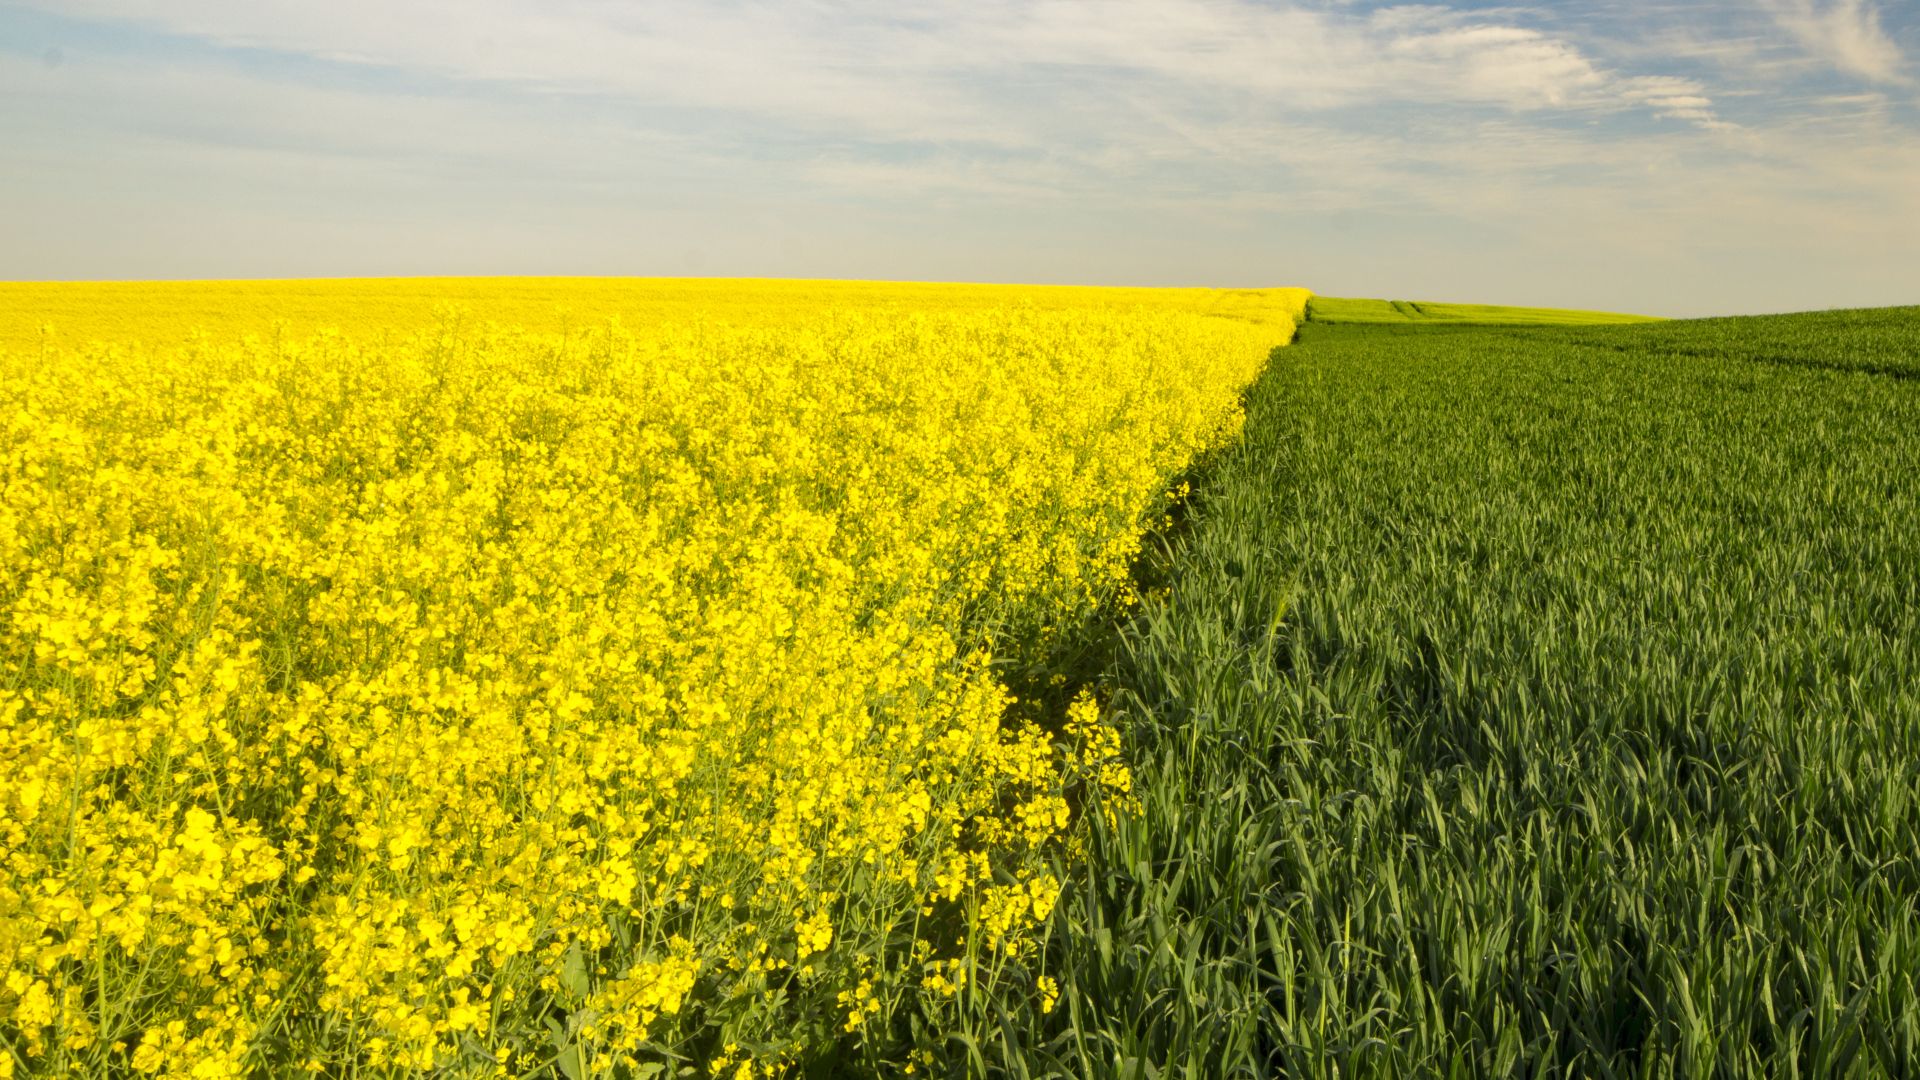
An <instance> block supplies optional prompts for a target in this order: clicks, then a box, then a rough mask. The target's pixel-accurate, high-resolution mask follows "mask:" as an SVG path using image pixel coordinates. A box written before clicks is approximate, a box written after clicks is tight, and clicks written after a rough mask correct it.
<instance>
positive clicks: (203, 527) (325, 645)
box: [0, 282, 1304, 1077]
mask: <svg viewBox="0 0 1920 1080" xmlns="http://www.w3.org/2000/svg"><path fill="white" fill-rule="evenodd" d="M359 287H360V288H362V289H364V290H367V291H368V293H369V294H370V295H374V296H377V295H378V292H379V286H378V285H376V284H366V283H361V284H360V286H359ZM392 287H393V288H394V289H417V288H420V287H421V286H419V285H418V284H417V283H400V284H395V285H393V286H392ZM7 288H8V289H10V290H14V291H15V299H16V300H20V299H21V298H22V297H24V298H25V300H22V304H23V306H27V305H26V301H28V300H32V299H33V294H32V292H31V290H32V289H33V288H34V287H26V286H9V287H7ZM41 288H43V289H53V288H55V287H41ZM59 288H66V289H77V288H79V287H59ZM100 288H102V289H107V287H100ZM120 288H126V287H120ZM173 288H178V287H173ZM209 288H214V287H212V286H209ZM254 288H255V295H256V296H257V297H258V298H260V299H261V300H262V301H263V306H264V308H265V309H266V310H267V312H268V313H269V314H270V313H271V311H272V308H273V305H272V303H270V302H267V301H271V300H273V298H274V297H275V296H276V295H281V298H282V299H283V300H284V299H285V296H286V295H293V296H295V297H297V298H299V297H303V298H304V299H303V300H302V301H301V302H303V303H312V302H315V301H313V300H312V298H311V296H309V295H308V294H307V293H303V292H300V290H299V288H296V287H294V286H291V285H282V286H257V287H254ZM276 288H278V289H280V290H282V293H281V294H276V293H275V292H274V290H275V289H276ZM498 288H499V289H500V290H501V295H502V296H503V297H506V296H521V294H519V293H514V292H513V291H512V290H514V289H516V288H531V286H522V285H515V284H513V283H503V284H501V285H500V286H498ZM649 288H652V290H653V291H652V292H649V291H648V290H649ZM931 288H932V287H926V286H859V287H850V286H833V287H828V286H824V285H819V284H810V283H803V284H794V285H778V284H772V283H738V282H736V283H719V284H710V285H709V284H702V285H700V286H699V287H694V286H691V285H687V284H686V283H679V284H677V285H676V284H673V283H666V284H660V285H656V286H652V287H649V286H646V285H643V284H630V283H623V284H620V285H617V286H592V285H588V284H584V283H583V284H576V285H564V286H563V285H554V284H549V286H548V290H549V292H548V295H549V298H550V299H551V298H552V296H556V295H557V296H564V297H565V298H567V299H568V300H570V301H571V302H573V303H576V304H578V305H579V306H580V308H581V309H583V310H585V311H588V312H590V313H592V315H593V321H592V323H591V325H590V328H586V329H583V328H582V327H583V326H589V324H588V323H587V322H585V321H583V322H581V323H578V324H574V323H569V324H568V325H565V326H559V327H556V326H552V325H542V324H541V321H540V319H538V318H527V317H525V316H526V309H527V305H529V304H531V303H532V301H529V300H526V299H525V297H524V296H521V299H520V300H519V301H518V302H519V303H520V304H521V308H520V309H515V308H514V306H513V304H510V303H505V302H504V301H503V303H502V305H501V307H500V309H499V310H496V311H494V312H492V313H491V315H490V317H487V318H480V317H476V314H475V312H474V311H472V310H468V311H466V312H453V311H449V310H446V309H442V310H440V311H439V312H437V313H436V315H435V316H434V319H433V321H432V322H431V324H430V325H425V326H412V325H402V326H399V327H398V328H397V329H396V327H395V325H394V324H393V323H392V322H391V321H389V322H383V321H382V317H381V311H380V309H379V308H378V306H377V305H372V304H370V302H367V301H365V300H364V299H363V300H362V301H360V302H356V303H353V304H346V303H338V302H337V307H336V309H335V310H336V313H337V316H338V317H337V320H336V325H335V326H334V327H331V328H323V327H313V328H309V330H308V331H306V332H301V333H292V332H289V331H288V330H287V328H286V326H285V324H284V323H283V324H281V326H280V328H279V330H278V331H275V330H274V329H273V328H272V327H271V326H269V327H260V326H239V325H235V324H234V323H233V321H232V319H233V318H234V317H233V316H231V315H230V313H229V314H224V315H222V318H225V319H227V320H228V321H227V322H226V323H224V324H223V323H222V322H221V319H210V320H209V321H210V322H211V323H213V324H215V325H218V326H223V327H224V329H223V332H222V333H218V334H190V333H188V332H186V331H185V330H184V329H183V328H182V327H181V326H180V324H179V322H178V321H177V320H179V319H181V318H182V316H180V315H177V314H174V313H171V312H167V311H166V309H167V307H168V306H169V305H167V304H162V303H158V302H156V303H155V304H154V305H153V309H152V311H151V312H146V313H143V312H142V310H141V308H140V306H139V304H138V303H135V302H133V301H132V300H129V299H127V297H125V296H123V297H121V299H120V300H115V301H113V302H112V303H109V302H108V301H109V300H111V299H112V297H111V296H109V295H107V294H106V293H102V294H101V297H100V298H99V300H98V303H99V307H100V309H101V310H100V312H99V313H98V317H97V319H96V323H95V330H94V331H92V332H91V333H96V334H104V335H107V336H104V337H99V338H98V339H97V340H85V339H76V340H75V341H74V342H73V343H69V340H68V338H67V337H65V336H63V334H62V333H61V331H60V330H59V328H58V327H57V326H56V327H55V328H54V330H52V331H51V332H48V333H45V334H42V335H41V337H40V339H39V340H38V342H36V343H33V344H27V345H23V344H20V343H19V341H18V340H17V336H15V337H11V338H10V337H5V336H0V341H6V342H7V344H5V345H0V429H4V433H5V437H4V439H0V979H3V980H4V981H0V1076H4V1075H8V1074H9V1073H12V1074H16V1075H17V1074H20V1073H22V1072H48V1073H52V1072H59V1071H69V1072H77V1073H81V1074H87V1075H103V1074H108V1073H113V1074H122V1073H127V1072H133V1073H140V1074H149V1075H157V1076H179V1077H189V1076H191V1077H219V1076H239V1075H243V1074H245V1073H246V1072H248V1071H249V1070H252V1069H256V1068H260V1067H269V1068H272V1069H275V1070H295V1069H302V1068H304V1069H308V1070H311V1071H312V1072H315V1073H319V1074H323V1075H333V1074H340V1073H345V1072H348V1071H353V1070H356V1069H371V1070H375V1071H380V1072H396V1073H398V1072H409V1071H420V1072H425V1071H441V1072H447V1073H449V1074H455V1075H473V1076H482V1075H521V1074H523V1073H525V1072H526V1071H527V1070H529V1069H537V1068H540V1067H549V1066H550V1067H554V1068H559V1069H561V1070H563V1071H566V1072H567V1073H568V1074H569V1075H575V1076H585V1075H612V1074H613V1073H614V1072H615V1071H618V1070H621V1069H622V1068H623V1067H624V1068H626V1069H631V1068H633V1067H635V1066H638V1065H641V1064H644V1063H649V1062H652V1063H661V1062H668V1061H672V1060H677V1059H678V1058H682V1057H685V1056H686V1055H688V1054H691V1053H694V1052H696V1051H700V1052H705V1053H707V1054H708V1055H709V1056H708V1057H707V1058H706V1059H705V1060H704V1061H702V1062H701V1064H702V1066H703V1067H709V1068H711V1069H712V1070H713V1071H715V1072H716V1073H717V1072H722V1071H724V1072H725V1074H726V1075H738V1076H743V1077H746V1076H760V1075H770V1074H772V1073H774V1072H777V1071H778V1070H779V1069H780V1068H781V1066H782V1065H783V1063H786V1062H790V1061H792V1060H794V1059H795V1058H796V1057H798V1056H799V1055H801V1054H802V1053H803V1051H804V1050H805V1046H804V1042H805V1040H807V1039H809V1038H819V1037H823V1036H822V1035H821V1034H820V1033H822V1032H825V1033H829V1036H830V1037H836V1038H848V1039H858V1038H860V1037H861V1033H862V1032H863V1031H866V1030H869V1029H873V1030H883V1029H884V1030H893V1029H895V1028H896V1027H898V1026H899V1025H902V1024H906V1021H905V1020H903V1019H902V1015H903V1013H904V1012H912V1013H914V1015H916V1016H918V1017H921V1018H922V1020H920V1021H916V1023H920V1024H923V1025H924V1024H926V1023H936V1026H937V1018H938V1017H939V1016H940V1015H941V1011H942V1010H943V1009H950V1008H955V1007H957V1005H956V1004H955V1002H956V1000H957V998H959V997H960V996H961V995H963V994H964V993H967V992H971V991H973V990H984V989H992V986H991V985H990V984H992V983H993V982H994V980H995V979H997V978H999V976H998V974H997V973H998V972H999V971H1000V970H1001V968H1000V961H1004V960H1005V959H1006V958H1008V957H1018V956H1019V955H1021V954H1022V952H1023V951H1025V950H1031V949H1032V948H1033V946H1034V942H1035V935H1036V931H1037V929H1038V928H1039V927H1040V926H1041V924H1042V923H1043V922H1044V921H1045V920H1046V919H1047V917H1048V914H1049V912H1050V911H1051V908H1052V906H1053V903H1054V898H1055V896H1056V894H1057V891H1058V886H1057V884H1056V882H1055V881H1054V879H1053V877H1052V876H1051V874H1050V872H1049V870H1048V869H1047V868H1048V866H1049V858H1050V856H1052V855H1055V854H1057V852H1058V850H1059V847H1060V841H1061V838H1062V836H1063V834H1064V832H1065V830H1066V829H1067V827H1068V824H1069V822H1070V818H1071V816H1070V813H1069V797H1070V795H1071V792H1072V789H1073V788H1074V786H1075V785H1093V786H1098V787H1100V788H1102V789H1105V790H1107V791H1110V792H1113V793H1115V794H1116V795H1120V796H1124V793H1125V791H1126V789H1127V786H1128V782H1129V777H1128V775H1127V773H1126V770H1125V767H1124V765H1123V764H1122V763H1121V762H1120V761H1119V757H1118V750H1119V746H1118V741H1117V737H1116V736H1115V734H1114V733H1113V732H1112V730H1111V729H1110V728H1107V727H1103V726H1102V723H1101V720H1100V717H1099V710H1098V706H1097V705H1096V704H1094V703H1092V702H1091V701H1090V699H1086V698H1082V699H1081V700H1080V701H1078V702H1076V704H1075V705H1074V707H1073V709H1072V710H1071V716H1070V717H1069V718H1068V721H1067V722H1066V723H1063V724H1060V725H1055V726H1052V727H1048V726H1042V725H1040V724H1036V723H1033V722H1031V721H1027V720H1022V721H1018V722H1016V721H1014V720H1012V719H1011V717H1012V716H1013V715H1014V714H1013V713H1012V712H1010V705H1011V704H1013V703H1012V701H1011V698H1010V695H1009V693H1008V691H1007V690H1006V689H1005V688H1004V687H1003V685H1002V683H1001V681H1000V680H999V678H998V677H997V675H996V670H997V669H996V664H997V663H1000V662H1003V661H1006V660H1009V659H1018V658H1021V657H1023V656H1033V655H1039V654H1040V653H1042V652H1044V650H1045V648H1046V647H1047V644H1048V642H1049V641H1050V640H1052V639H1053V638H1054V637H1055V636H1056V635H1057V634H1059V633H1060V632H1061V630H1062V629H1063V628H1065V627H1068V626H1071V625H1073V624H1074V623H1075V622H1076V621H1077V620H1081V619H1084V618H1086V617H1087V616H1088V614H1089V613H1090V612H1093V611H1095V610H1097V609H1099V608H1100V607H1102V606H1103V605H1113V604H1124V603H1126V602H1128V599H1129V597H1128V580H1129V579H1128V567H1129V564H1130V563H1131V561H1132V559H1133V557H1134V555H1135V553H1136V552H1137V550H1138V547H1139V544H1140V543H1141V539H1142V536H1143V534H1144V531H1145V530H1146V529H1147V528H1149V527H1150V526H1151V524H1152V523H1153V522H1154V521H1155V520H1156V519H1157V517H1158V515H1160V514H1161V513H1162V512H1163V511H1164V509H1165V506H1166V502H1167V500H1168V498H1169V497H1170V485H1171V484H1172V483H1173V481H1174V479H1175V478H1176V476H1177V475H1178V474H1179V473H1180V472H1181V471H1182V470H1183V469H1184V468H1186V467H1187V466H1188V464H1189V463H1190V462H1192V461H1193V459H1194V458H1195V456H1196V455H1198V454H1200V453H1202V452H1204V451H1206V450H1208V449H1209V448H1212V447H1215V446H1218V445H1219V444H1221V443H1222V442H1223V441H1224V440H1226V439H1228V438H1230V437H1231V436H1232V435H1233V434H1234V432H1235V431H1236V428H1237V424H1238V422H1239V411H1238V404H1237V402H1238V394H1239V392H1240V390H1241V389H1242V388H1243V387H1244V386H1245V385H1246V384H1247V383H1248V382H1249V381H1250V380H1251V379H1252V377H1253V376H1254V375H1255V374H1256V373H1257V372H1258V370H1259V369H1260V367H1261V366H1262V365H1263V363H1264V362H1265V360H1266V357H1267V354H1268V351H1269V349H1270V348H1271V347H1272V346H1273V345H1276V344H1278V343H1280V342H1282V341H1284V340H1285V339H1286V337H1287V336H1288V332H1289V331H1290V329H1291V327H1290V323H1289V321H1288V320H1289V317H1290V314H1297V311H1298V309H1299V306H1300V304H1302V303H1303V302H1304V294H1302V293H1298V292H1297V291H1290V290H1274V291H1270V292H1265V293H1237V294H1225V293H1213V292H1210V291H1206V290H1165V291H1159V292H1155V291H1127V295H1124V296H1122V295H1110V294H1107V293H1105V292H1103V291H1101V290H1042V289H1034V290H995V289H988V288H982V287H950V288H949V291H948V292H946V293H940V292H939V290H938V289H933V291H932V292H931V293H929V292H928V290H929V289H931ZM676 289H678V290H680V292H676V291H675V290H676ZM216 291H217V290H216ZM241 291H245V290H244V289H242V290H241ZM536 291H537V290H536ZM682 292H684V293H685V294H686V295H681V293H682ZM76 295H79V296H84V293H60V296H61V297H62V300H61V302H62V303H66V304H68V305H69V307H70V308H71V309H72V311H73V312H82V313H84V312H85V311H86V310H87V309H86V308H85V305H84V304H83V303H82V302H81V301H80V300H78V299H75V296H76ZM355 295H359V294H355ZM935 295H937V296H938V301H937V302H935V301H934V300H930V299H929V296H935ZM722 296H724V297H725V298H726V302H725V303H721V302H720V301H719V300H718V299H716V298H718V297H722ZM135 299H137V297H135ZM323 299H324V298H323ZM482 299H483V300H484V297H482ZM122 301H124V302H122ZM402 306H403V307H404V305H402ZM614 312H626V313H628V314H627V315H626V316H624V317H623V318H604V319H603V318H601V316H606V315H610V314H612V313H614ZM70 313H71V312H70ZM632 313H638V315H639V316H640V318H641V320H642V321H628V320H631V319H632V318H633V314H632ZM479 314H480V315H488V312H487V311H486V310H485V308H484V305H483V306H482V308H481V309H480V311H479ZM509 318H511V319H515V320H516V321H518V322H519V323H521V324H522V325H521V326H520V327H519V328H506V327H504V326H503V325H502V321H501V320H504V319H509ZM116 335H117V336H116ZM1022 986H1023V987H1024V989H1017V988H1016V989H1011V990H1008V991H1007V992H1027V993H1040V994H1043V995H1046V996H1047V997H1048V999H1049V1000H1051V996H1052V995H1054V994H1056V993H1057V990H1056V989H1055V988H1054V987H1053V984H1052V982H1051V980H1047V979H1045V978H1044V977H1042V978H1041V979H1040V980H1039V981H1038V982H1036V981H1035V979H1034V977H1033V976H1031V975H1029V976H1028V977H1027V978H1026V980H1025V982H1024V984H1022ZM1036 987H1037V988H1038V989H1037V990H1036ZM926 1018H933V1019H932V1020H931V1021H929V1020H927V1019H926ZM908 1026H911V1025H908ZM543 1063H544V1064H543Z"/></svg>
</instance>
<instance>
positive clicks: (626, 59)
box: [59, 0, 1635, 142]
mask: <svg viewBox="0 0 1920 1080" xmlns="http://www.w3.org/2000/svg"><path fill="white" fill-rule="evenodd" d="M59 9H60V10H62V11H64V12H67V13H71V14H79V15H82V16H85V17H92V18H99V19H113V20H130V21H134V22H137V23H140V24H144V25H148V26H152V27H155V28H158V29H162V30H165V31H168V32H172V33H176V34H182V35H189V36H194V37H199V38H204V39H207V40H211V41H215V42H219V43H222V44H227V45H234V46H243V47H265V48H272V49H278V50H285V51H291V52H296V53H301V54H307V55H312V56H317V57H323V58H328V59H334V60H345V61H349V62H357V63H371V64H379V65H384V66H390V67H395V68H400V69H404V70H411V71H417V72H427V73H432V74H435V75H439V76H445V77H451V78H458V79H475V80H487V81H492V82H504V83H510V84H515V85H520V86H525V87H531V88H537V89H542V90H546V91H552V92H563V93H592V94H610V95H617V96H620V97H623V98H627V99H630V100H633V101H637V102H643V103H647V104H656V105H675V106H685V107H695V108H718V109H728V110H741V111H750V112H757V113H764V114H770V115H779V116H785V117H792V118H795V119H796V120H798V121H800V122H803V123H807V124H816V125H819V126H822V127H828V128H835V127H845V128H851V129H856V130H861V131H867V132H874V133H880V134H885V135H890V136H903V135H907V136H910V135H922V136H925V137H927V138H930V139H935V140H939V139H978V140H983V141H988V142H1001V141H1007V140H1009V139H1012V140H1013V141H1021V139H1020V137H1019V136H1016V135H1013V134H1011V132H1010V130H1009V125H1010V123H1011V128H1012V130H1013V131H1018V130H1019V129H1020V128H1021V127H1022V126H1023V125H1021V124H1020V123H1018V121H1020V120H1021V119H1022V118H1023V117H1030V116H1031V115H1033V114H1034V113H1035V112H1036V111H1041V110H1043V109H1044V108H1045V107H1047V106H1048V105H1050V104H1057V103H1059V102H1067V103H1070V104H1071V103H1084V102H1085V101H1086V99H1088V98H1092V97H1098V96H1100V95H1102V94H1107V93H1110V92H1111V88H1112V87H1114V86H1116V85H1119V86H1126V87H1128V88H1130V89H1133V90H1136V91H1138V90H1140V89H1142V88H1143V86H1147V85H1151V84H1164V85H1165V87H1166V88H1167V89H1168V90H1169V91H1171V92H1175V93H1208V94H1211V95H1213V96H1214V97H1216V98H1220V99H1227V100H1230V101H1231V102H1232V103H1235V104H1238V105H1246V104H1249V103H1252V104H1256V105H1261V106H1265V107H1270V108H1277V109H1285V110H1289V111H1298V110H1301V109H1315V108H1328V107H1339V106H1349V105H1356V104H1369V103H1379V102H1393V103H1418V104H1428V105H1446V104H1460V105H1477V106H1491V107H1496V108H1504V109H1511V110H1536V109H1550V108H1590V107H1595V106H1619V105H1622V104H1633V103H1635V99H1633V98H1632V97H1631V96H1630V95H1625V94H1623V93H1622V92H1621V90H1622V88H1623V84H1622V82H1621V80H1620V79H1619V78H1618V77H1617V76H1615V75H1614V74H1612V73H1609V72H1607V71H1605V70H1603V69H1602V68H1601V67H1599V66H1598V65H1597V64H1596V62H1595V61H1594V59H1593V58H1592V57H1590V56H1588V55H1586V54H1585V53H1584V52H1583V51H1582V50H1581V49H1580V47H1579V46H1578V45H1576V44H1575V43H1573V42H1571V41H1569V40H1566V39H1564V38H1560V37H1556V36H1554V35H1552V34H1549V33H1547V32H1544V31H1542V30H1539V29H1535V28H1530V27H1527V26H1522V25H1519V24H1518V23H1517V22H1516V21H1515V20H1516V18H1518V17H1519V14H1520V13H1516V12H1514V11H1500V10H1496V11H1492V12H1487V13H1484V14H1472V13H1463V12H1459V11H1455V10H1452V9H1448V8H1444V7H1438V6H1433V5H1410V6H1402V7H1394V8H1386V9H1381V10H1378V11H1375V12H1373V13H1372V14H1370V15H1360V14H1348V13H1345V12H1337V11H1327V10H1322V9H1318V8H1312V7H1306V6H1298V5H1293V6H1289V5H1284V4H1281V5H1275V4H1267V3H1258V2H1254V0H1037V2H1035V0H972V2H966V0H933V2H931V3H922V4H919V5H915V6H913V7H911V8H902V7H901V6H900V5H898V4H895V3H891V2H880V0H853V2H849V3H839V4H831V5H828V4H817V3H794V2H792V0H729V2H722V3H707V4H682V3H661V2H653V3H637V4H628V5H609V4H605V3H598V2H593V0H555V2H551V3H543V4H531V3H515V2H512V0H462V2H459V3H454V2H451V0H422V2H413V3H405V4H396V3H392V2H391V0H335V2H333V3H330V4H327V5H324V7H322V6H316V5H313V4H310V3H305V2H300V0H164V2H162V0H68V2H66V3H62V4H60V5H59ZM986 98H997V99H1000V104H1001V105H1002V106H1004V108H1002V109H1001V110H1000V111H998V112H996V111H994V110H993V109H992V108H989V107H988V103H987V102H986V101H984V100H983V99H986ZM1034 141H1043V140H1034Z"/></svg>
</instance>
